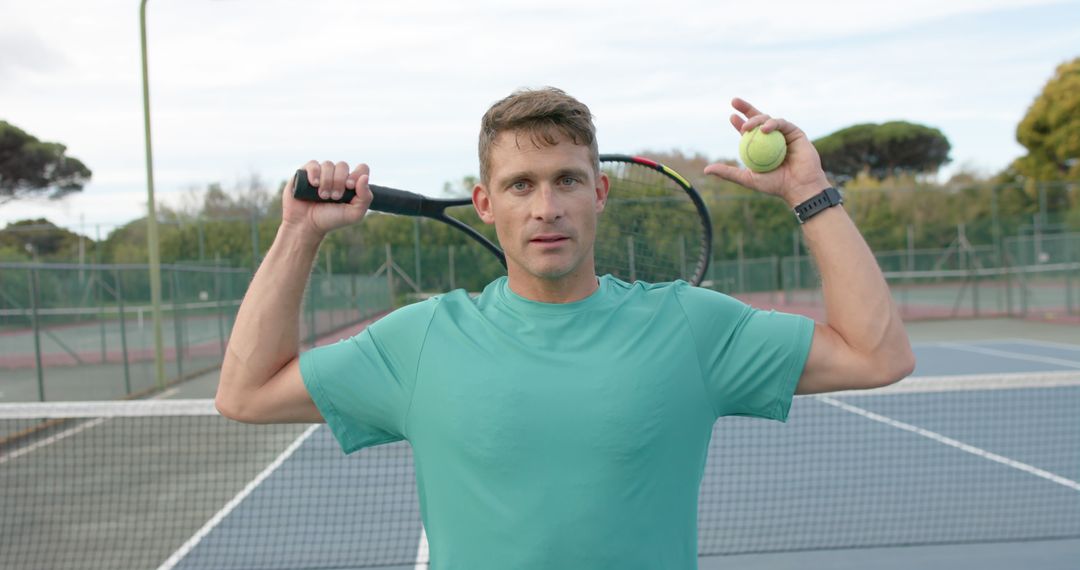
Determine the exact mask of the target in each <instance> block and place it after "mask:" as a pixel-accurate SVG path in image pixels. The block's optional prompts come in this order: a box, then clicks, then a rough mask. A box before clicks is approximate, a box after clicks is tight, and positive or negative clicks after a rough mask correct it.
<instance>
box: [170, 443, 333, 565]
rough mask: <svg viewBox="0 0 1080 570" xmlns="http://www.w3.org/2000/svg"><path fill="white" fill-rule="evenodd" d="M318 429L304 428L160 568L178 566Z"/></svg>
mask: <svg viewBox="0 0 1080 570" xmlns="http://www.w3.org/2000/svg"><path fill="white" fill-rule="evenodd" d="M317 429H319V424H312V425H311V426H310V427H308V428H307V429H306V430H304V433H302V434H300V437H297V438H296V440H295V441H293V442H292V443H291V444H290V445H289V447H287V448H285V451H282V452H281V454H280V455H278V456H277V458H276V459H274V461H273V462H272V463H270V465H267V466H266V469H263V470H262V473H259V474H258V475H256V476H255V478H254V479H252V480H251V481H250V482H249V483H248V484H247V485H246V486H245V487H244V488H243V490H241V491H240V492H239V493H237V494H236V496H235V497H233V498H232V500H230V501H229V502H228V503H227V504H226V505H225V506H224V507H222V508H221V510H220V511H218V512H217V514H215V515H214V516H213V517H212V518H211V519H210V520H208V521H206V524H204V525H203V526H202V528H200V529H199V530H198V532H196V533H195V534H194V535H193V536H192V537H191V538H189V539H188V541H187V542H185V543H184V544H183V545H182V546H180V548H178V549H177V550H176V552H173V553H172V556H170V557H169V558H168V559H167V560H165V562H162V563H161V566H158V570H171V568H172V567H173V566H176V564H177V563H178V562H180V561H181V560H182V559H183V558H184V557H185V556H187V555H188V553H189V552H191V551H192V550H193V549H194V548H195V547H196V546H198V544H199V543H200V542H202V539H204V538H206V535H208V534H210V531H212V530H214V527H216V526H217V525H218V524H219V523H220V522H221V521H223V520H225V517H227V516H229V513H231V512H232V511H233V509H235V508H236V507H237V506H239V505H240V502H241V501H243V500H244V499H245V498H247V496H248V495H250V494H251V492H252V491H254V490H255V488H256V487H258V486H259V485H261V484H262V482H263V481H265V480H266V478H267V477H269V476H270V475H271V474H273V473H274V471H276V470H277V468H278V467H281V464H282V463H285V460H286V459H288V458H289V457H290V456H291V455H292V454H293V453H295V452H296V450H297V449H299V448H300V445H302V444H303V443H304V442H305V441H306V440H307V439H308V438H309V437H311V434H313V433H315V430H317Z"/></svg>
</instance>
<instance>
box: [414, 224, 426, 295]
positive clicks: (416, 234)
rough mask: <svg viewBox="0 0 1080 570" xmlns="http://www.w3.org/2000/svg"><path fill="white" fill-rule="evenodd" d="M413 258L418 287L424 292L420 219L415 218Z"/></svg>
mask: <svg viewBox="0 0 1080 570" xmlns="http://www.w3.org/2000/svg"><path fill="white" fill-rule="evenodd" d="M413 256H415V257H416V273H415V275H416V286H417V287H419V288H420V290H421V291H423V290H424V282H423V281H422V280H421V279H420V218H417V217H414V218H413Z"/></svg>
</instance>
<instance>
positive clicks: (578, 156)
mask: <svg viewBox="0 0 1080 570" xmlns="http://www.w3.org/2000/svg"><path fill="white" fill-rule="evenodd" d="M495 142H496V144H495V145H494V146H493V147H492V149H491V156H490V160H489V165H490V176H489V180H488V183H487V185H486V187H485V186H484V185H477V186H476V188H475V189H473V204H474V205H475V206H476V210H477V212H478V213H479V214H480V218H481V219H483V221H484V222H485V223H488V224H495V232H496V233H497V234H498V237H499V244H500V245H501V246H502V248H503V251H504V252H505V254H506V262H507V266H508V267H507V268H508V270H509V271H511V272H514V271H516V270H521V271H524V273H525V274H527V275H530V276H532V277H534V278H537V279H542V280H548V281H555V280H561V279H564V278H567V277H569V276H572V275H574V274H576V273H578V272H584V273H585V274H587V275H588V276H589V277H590V278H591V277H592V276H593V274H594V273H595V266H594V262H593V242H594V241H595V238H596V221H597V216H598V215H599V214H600V212H602V211H603V210H604V201H605V200H606V199H607V193H608V179H607V176H606V175H600V176H597V173H596V171H595V167H594V163H593V161H592V158H591V157H590V154H589V147H587V146H583V145H576V144H574V143H573V141H571V140H569V139H567V138H564V137H560V138H559V143H558V144H556V145H552V146H544V147H539V148H538V147H537V146H536V145H534V144H533V142H532V140H531V139H530V137H529V136H528V135H527V134H524V133H515V132H503V133H500V134H499V135H498V137H497V138H496V139H495Z"/></svg>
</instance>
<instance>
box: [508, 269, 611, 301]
mask: <svg viewBox="0 0 1080 570" xmlns="http://www.w3.org/2000/svg"><path fill="white" fill-rule="evenodd" d="M507 276H508V283H507V284H508V285H509V287H510V290H511V291H513V292H514V293H516V294H517V295H519V296H521V297H524V298H526V299H529V300H530V301H537V302H539V303H573V302H574V301H580V300H582V299H584V298H586V297H588V296H589V295H592V294H593V293H594V292H596V290H597V288H599V287H600V281H599V279H597V278H596V270H595V268H593V267H589V268H587V271H581V272H575V273H574V274H572V275H566V276H564V277H563V278H561V279H542V278H539V277H536V276H535V275H529V274H528V273H525V272H524V271H514V270H512V269H511V270H510V271H508V273H507Z"/></svg>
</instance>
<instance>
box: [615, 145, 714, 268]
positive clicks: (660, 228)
mask: <svg viewBox="0 0 1080 570" xmlns="http://www.w3.org/2000/svg"><path fill="white" fill-rule="evenodd" d="M600 171H601V172H602V173H603V174H606V175H607V177H608V179H609V180H610V183H611V186H610V190H609V192H608V199H607V203H606V204H605V206H604V212H603V213H601V214H600V220H599V223H598V224H597V232H596V246H595V256H596V272H597V274H599V275H603V274H605V273H610V274H612V275H614V276H616V277H618V278H620V279H623V280H624V281H628V282H633V281H646V282H650V283H660V282H667V281H674V280H676V279H683V280H685V281H687V282H689V283H691V284H693V285H700V284H701V282H702V280H703V279H704V278H705V274H706V272H707V271H708V269H709V259H710V257H711V254H712V223H711V222H710V219H709V211H708V208H707V207H706V206H705V202H704V201H703V200H702V199H701V195H700V194H699V193H698V191H697V190H696V189H695V188H694V186H693V185H692V184H690V182H689V181H687V180H686V179H685V178H684V177H682V176H681V175H679V174H678V173H677V172H675V171H674V170H672V169H671V168H668V167H667V166H664V165H663V164H660V163H657V162H655V161H652V160H649V159H647V158H644V157H639V156H629V155H621V154H603V155H600Z"/></svg>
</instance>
